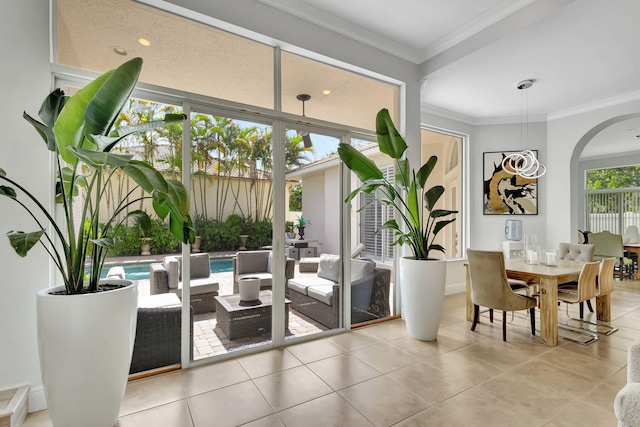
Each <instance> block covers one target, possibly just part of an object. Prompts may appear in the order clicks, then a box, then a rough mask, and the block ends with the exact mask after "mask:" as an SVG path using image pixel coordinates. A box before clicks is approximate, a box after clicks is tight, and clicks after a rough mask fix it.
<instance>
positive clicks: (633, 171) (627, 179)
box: [587, 166, 640, 190]
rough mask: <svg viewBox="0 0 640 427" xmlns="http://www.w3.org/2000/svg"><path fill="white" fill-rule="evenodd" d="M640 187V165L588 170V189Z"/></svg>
mask: <svg viewBox="0 0 640 427" xmlns="http://www.w3.org/2000/svg"><path fill="white" fill-rule="evenodd" d="M638 187H640V166H624V167H620V168H608V169H592V170H588V171H587V190H600V189H605V188H638Z"/></svg>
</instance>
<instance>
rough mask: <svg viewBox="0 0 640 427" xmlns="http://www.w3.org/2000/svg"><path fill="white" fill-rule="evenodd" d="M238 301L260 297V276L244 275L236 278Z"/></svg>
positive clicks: (253, 299)
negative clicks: (238, 293)
mask: <svg viewBox="0 0 640 427" xmlns="http://www.w3.org/2000/svg"><path fill="white" fill-rule="evenodd" d="M238 288H239V290H240V301H255V300H257V299H258V298H259V297H260V278H259V277H244V278H242V279H238Z"/></svg>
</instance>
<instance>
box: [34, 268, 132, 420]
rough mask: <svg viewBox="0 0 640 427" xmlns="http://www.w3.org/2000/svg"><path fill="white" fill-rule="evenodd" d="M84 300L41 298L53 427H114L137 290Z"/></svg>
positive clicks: (42, 342) (46, 292) (40, 327)
mask: <svg viewBox="0 0 640 427" xmlns="http://www.w3.org/2000/svg"><path fill="white" fill-rule="evenodd" d="M108 280H109V283H118V284H126V285H128V286H126V287H124V288H121V289H118V290H114V291H108V292H100V293H94V294H84V295H49V293H50V292H51V291H55V290H60V289H62V287H56V288H50V289H45V290H43V291H40V292H38V295H37V315H38V347H39V350H40V369H41V371H42V382H43V384H44V391H45V396H46V399H47V406H48V408H49V414H50V416H51V421H52V423H53V425H54V427H87V426H92V427H113V426H114V424H115V423H116V422H117V420H118V415H119V412H120V404H121V403H122V398H123V396H124V392H125V388H126V385H127V378H128V374H129V366H130V364H131V354H132V352H133V342H134V340H135V332H136V322H137V307H138V285H137V283H136V282H133V283H132V282H131V281H128V280H113V279H108Z"/></svg>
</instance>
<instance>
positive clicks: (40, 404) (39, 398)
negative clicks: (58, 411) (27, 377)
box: [29, 386, 47, 413]
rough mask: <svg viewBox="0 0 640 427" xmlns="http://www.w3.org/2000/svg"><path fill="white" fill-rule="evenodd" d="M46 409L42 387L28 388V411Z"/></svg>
mask: <svg viewBox="0 0 640 427" xmlns="http://www.w3.org/2000/svg"><path fill="white" fill-rule="evenodd" d="M44 409H47V399H46V398H45V395H44V387H43V386H40V387H32V388H30V389H29V413H31V412H38V411H42V410H44Z"/></svg>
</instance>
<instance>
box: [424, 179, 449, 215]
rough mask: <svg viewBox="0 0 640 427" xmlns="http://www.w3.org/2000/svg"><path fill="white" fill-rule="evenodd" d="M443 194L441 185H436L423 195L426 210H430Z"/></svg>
mask: <svg viewBox="0 0 640 427" xmlns="http://www.w3.org/2000/svg"><path fill="white" fill-rule="evenodd" d="M443 193H444V187H443V186H442V185H436V186H434V187H431V188H430V189H429V190H428V191H427V192H426V193H424V202H425V204H426V207H427V210H429V211H430V210H432V209H433V208H434V206H435V204H436V203H437V202H438V199H440V196H442V194H443Z"/></svg>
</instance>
